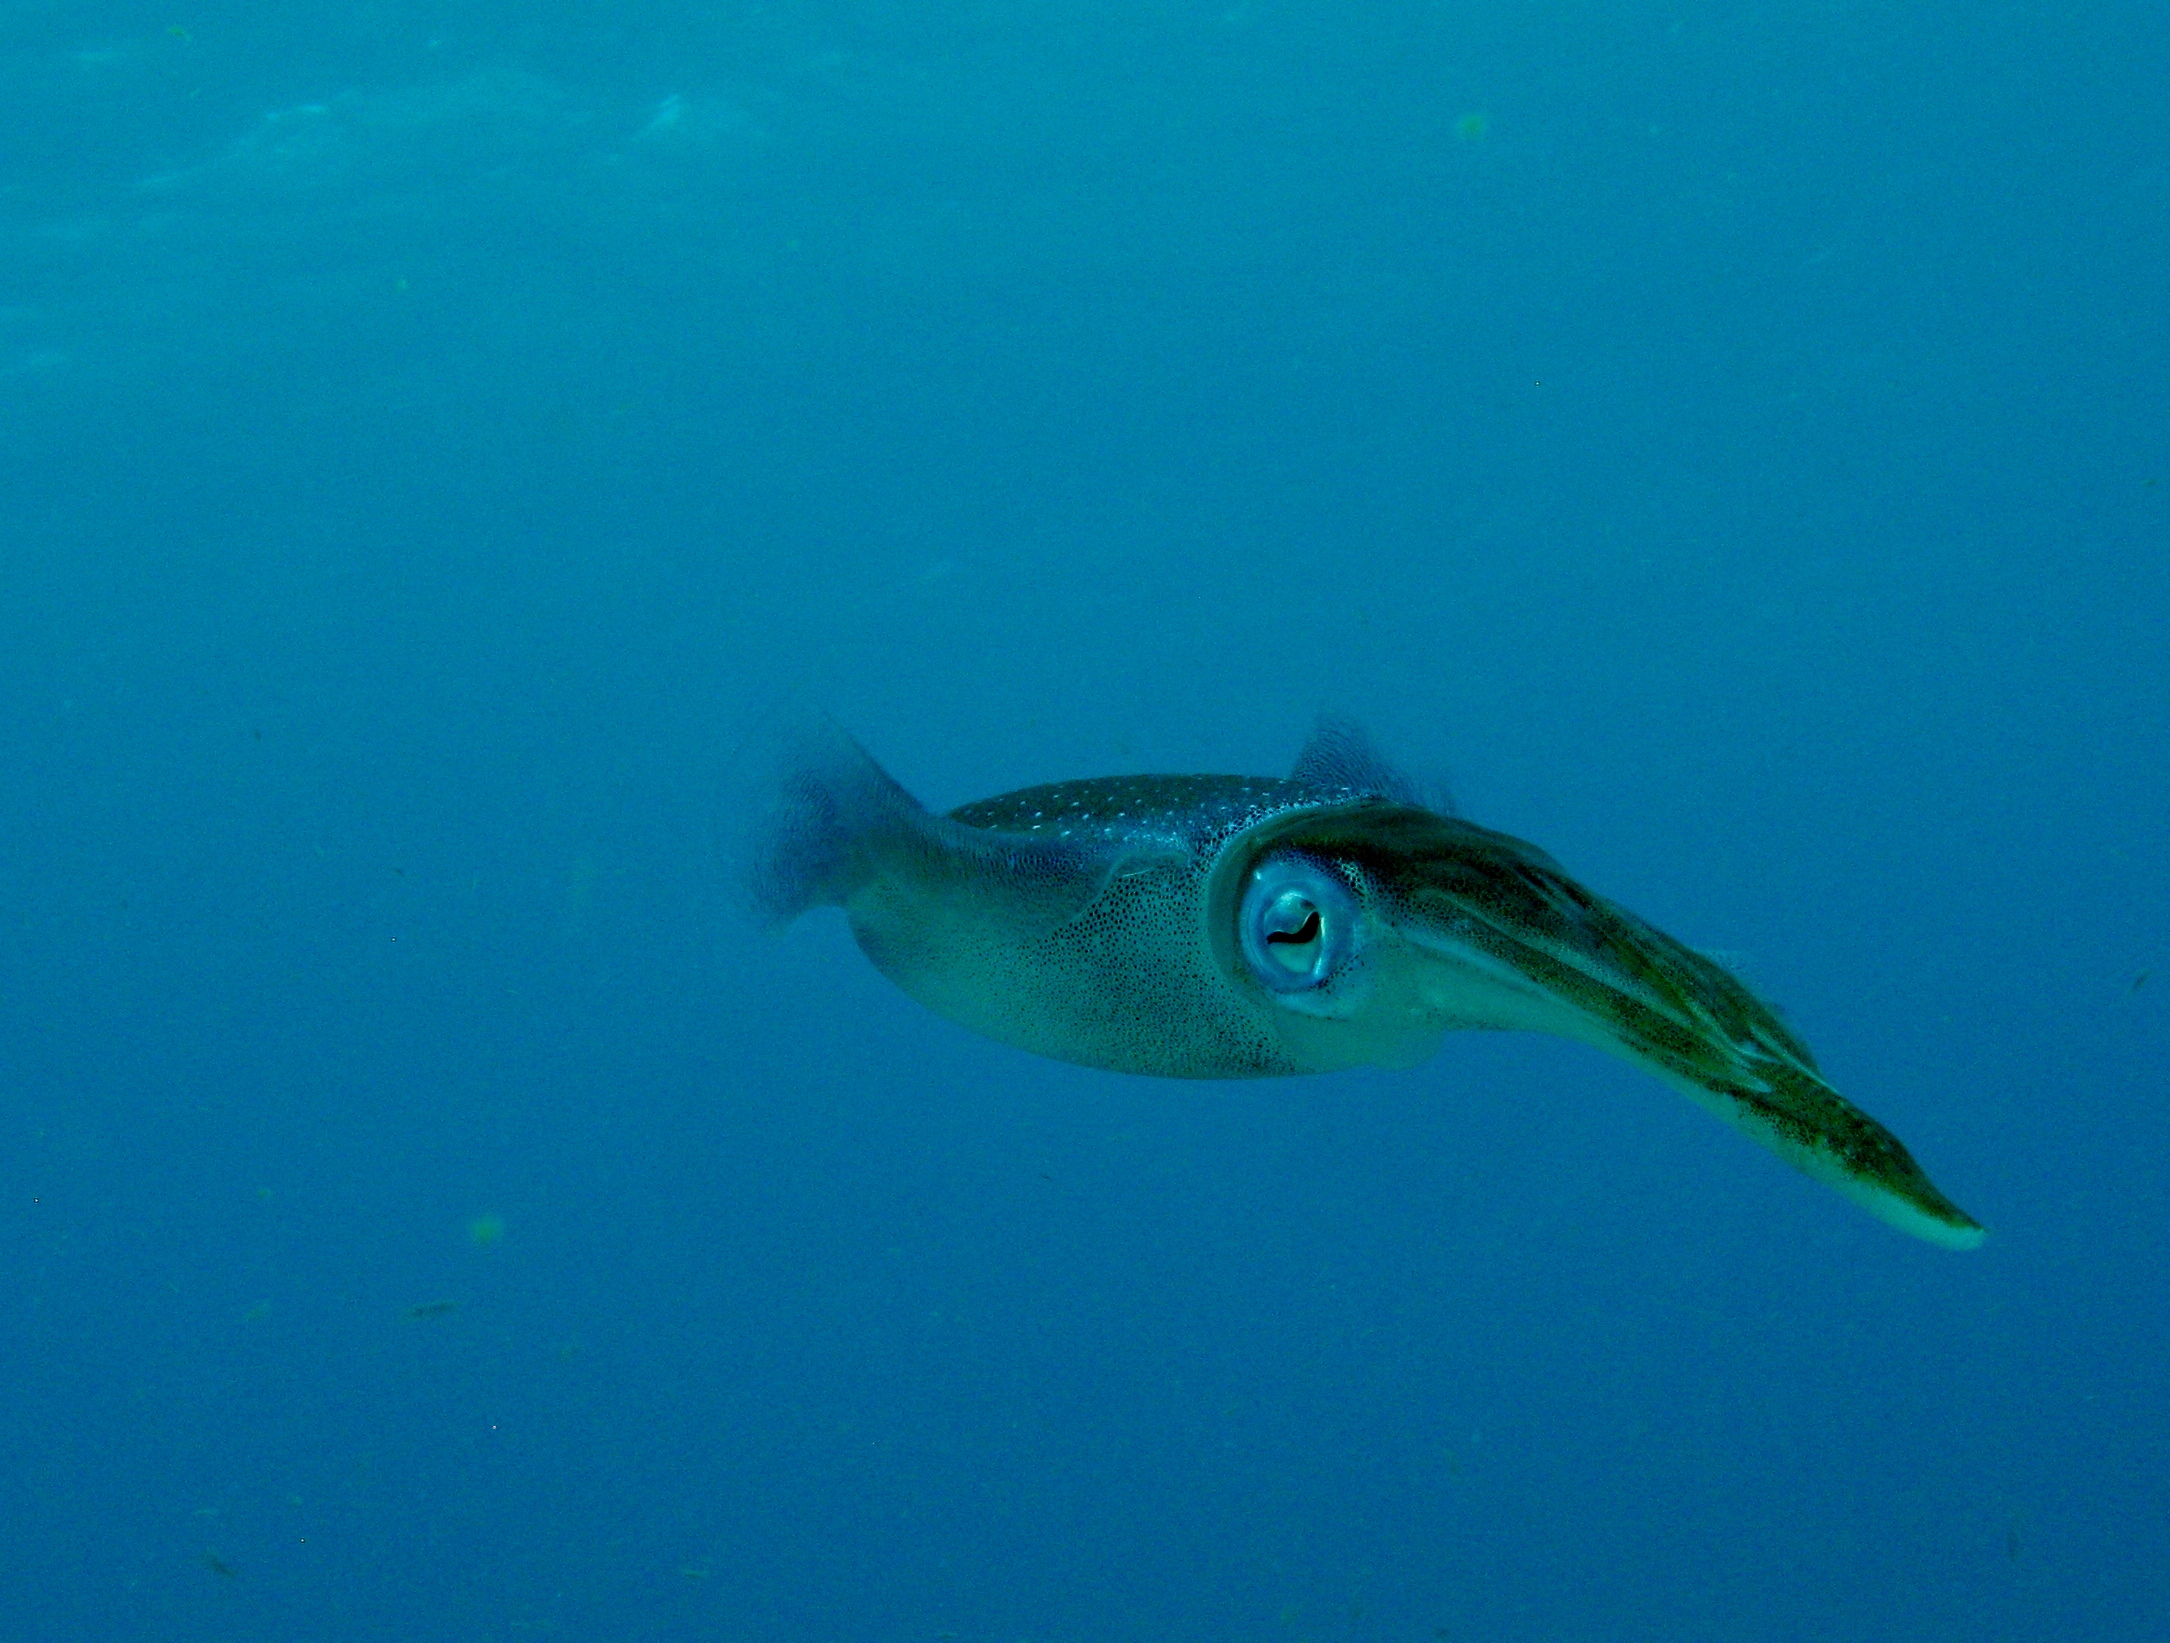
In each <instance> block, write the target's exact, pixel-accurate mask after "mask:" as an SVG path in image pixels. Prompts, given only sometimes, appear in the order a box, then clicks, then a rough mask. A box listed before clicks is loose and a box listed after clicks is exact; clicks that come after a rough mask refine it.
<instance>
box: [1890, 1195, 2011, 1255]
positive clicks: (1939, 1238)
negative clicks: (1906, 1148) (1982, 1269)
mask: <svg viewBox="0 0 2170 1643" xmlns="http://www.w3.org/2000/svg"><path fill="white" fill-rule="evenodd" d="M1867 1207H1868V1208H1869V1209H1870V1210H1871V1211H1872V1212H1873V1213H1874V1214H1875V1215H1876V1216H1877V1217H1878V1218H1880V1219H1882V1220H1885V1221H1888V1222H1890V1223H1891V1224H1892V1225H1893V1226H1895V1227H1897V1228H1898V1229H1899V1230H1900V1231H1901V1232H1908V1233H1912V1234H1913V1235H1914V1236H1915V1237H1916V1238H1919V1239H1921V1240H1922V1241H1923V1242H1924V1243H1930V1244H1935V1245H1936V1246H1937V1247H1938V1248H1939V1249H1980V1248H1981V1247H1982V1241H1983V1240H1984V1239H1985V1238H1987V1237H1988V1236H1989V1229H1988V1228H1987V1227H1985V1226H1983V1225H1982V1224H1981V1222H1979V1221H1977V1220H1975V1219H1974V1217H1973V1216H1971V1215H1969V1214H1968V1213H1967V1212H1966V1211H1965V1210H1963V1209H1961V1208H1960V1207H1959V1206H1958V1205H1957V1204H1955V1203H1953V1202H1952V1201H1951V1200H1950V1199H1949V1198H1946V1197H1944V1196H1943V1195H1942V1194H1941V1193H1939V1194H1938V1195H1937V1196H1936V1199H1935V1200H1934V1201H1933V1202H1928V1203H1924V1202H1918V1201H1916V1200H1913V1199H1910V1198H1886V1197H1881V1196H1879V1197H1878V1198H1877V1199H1875V1200H1874V1201H1872V1202H1870V1203H1869V1204H1868V1206H1867Z"/></svg>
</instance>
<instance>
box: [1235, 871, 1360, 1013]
mask: <svg viewBox="0 0 2170 1643" xmlns="http://www.w3.org/2000/svg"><path fill="white" fill-rule="evenodd" d="M1356 913H1357V906H1356V897H1355V896H1354V895H1353V894H1351V893H1350V890H1349V887H1348V886H1347V885H1346V884H1344V883H1342V882H1341V880H1340V879H1338V878H1336V877H1335V876H1334V875H1333V874H1331V873H1329V872H1328V871H1326V869H1325V868H1324V867H1321V866H1320V865H1319V864H1318V863H1317V862H1315V861H1312V860H1310V859H1309V858H1307V857H1304V856H1297V855H1285V856H1268V857H1267V858H1266V859H1265V860H1264V861H1262V862H1260V863H1259V864H1258V866H1256V867H1254V868H1253V869H1251V880H1250V883H1248V884H1247V885H1245V886H1244V889H1243V906H1242V909H1241V911H1240V912H1239V913H1238V914H1237V917H1238V919H1239V920H1240V923H1239V925H1238V929H1237V936H1238V939H1239V942H1240V944H1241V946H1242V948H1243V958H1244V962H1245V963H1247V964H1248V965H1250V967H1251V974H1252V975H1254V976H1256V977H1257V978H1258V980H1259V981H1260V982H1262V983H1264V984H1265V985H1266V986H1268V987H1271V988H1272V989H1273V990H1274V991H1275V992H1277V993H1298V992H1304V991H1306V990H1308V989H1310V988H1313V987H1322V986H1324V985H1325V984H1326V983H1327V982H1329V981H1331V980H1332V979H1333V977H1334V973H1335V972H1336V971H1337V970H1339V969H1340V968H1341V966H1342V964H1343V963H1344V962H1345V961H1346V960H1347V958H1348V956H1349V949H1350V946H1351V944H1352V942H1353V940H1354V938H1355V934H1356Z"/></svg>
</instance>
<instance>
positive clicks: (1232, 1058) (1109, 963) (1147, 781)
mask: <svg viewBox="0 0 2170 1643" xmlns="http://www.w3.org/2000/svg"><path fill="white" fill-rule="evenodd" d="M1336 796H1338V797H1343V798H1346V797H1349V796H1350V795H1347V794H1345V793H1344V794H1340V795H1336ZM1324 797H1325V795H1322V794H1319V793H1317V792H1315V791H1313V790H1310V789H1307V788H1298V787H1296V786H1294V785H1293V784H1291V783H1289V782H1284V781H1273V780H1264V779H1257V778H1251V777H1242V776H1116V777H1107V778H1103V779H1100V780H1093V781H1077V782H1057V783H1054V784H1052V785H1049V786H1046V787H1031V788H1026V789H1024V790H1023V791H1021V792H1016V793H1008V794H1004V795H1003V796H1001V797H1000V798H994V799H984V800H981V801H980V802H978V803H976V804H968V805H964V806H962V807H960V808H959V809H956V810H953V811H951V812H950V814H949V816H948V818H947V819H948V820H949V821H951V822H954V823H958V824H960V825H962V826H963V827H967V828H972V829H975V830H979V831H983V832H993V833H998V834H1002V835H1006V836H1008V837H1009V838H1012V839H1018V840H1020V841H1029V842H1030V843H1032V844H1037V845H1040V846H1043V847H1053V848H1055V849H1060V850H1063V851H1065V852H1067V853H1069V854H1070V855H1071V856H1072V857H1073V858H1074V860H1075V862H1076V871H1077V873H1078V875H1079V879H1080V882H1081V883H1083V884H1089V885H1090V887H1091V893H1090V894H1088V895H1084V896H1081V897H1080V898H1079V902H1080V904H1079V905H1078V906H1076V907H1075V909H1074V910H1073V909H1069V908H1064V909H1062V910H1061V911H1062V913H1063V914H1064V916H1059V917H1057V916H1042V917H1039V918H1027V919H1016V918H1006V917H988V916H984V915H985V914H986V913H987V912H988V911H990V910H991V909H989V908H987V907H986V906H985V904H984V900H983V899H982V898H981V897H975V896H974V895H972V894H971V893H970V892H963V893H961V895H960V894H959V893H958V892H956V891H954V890H951V891H950V892H948V893H945V894H944V895H943V896H941V897H940V898H938V899H936V900H934V901H932V902H930V900H929V899H928V898H926V897H924V896H923V895H922V894H921V893H919V891H918V890H917V888H916V887H915V886H914V885H913V884H911V883H909V882H902V881H899V880H895V879H891V878H889V877H887V876H884V877H883V878H881V879H878V880H876V881H874V882H872V883H870V884H868V885H867V886H866V887H865V888H864V889H863V890H862V891H861V892H860V893H859V894H858V895H855V896H853V897H852V898H851V900H850V901H849V902H848V903H847V908H848V911H849V912H850V914H851V921H852V930H853V933H854V934H855V935H856V936H857V937H858V940H859V945H860V946H861V947H862V948H863V949H865V951H866V954H867V956H868V957H869V958H871V959H872V960H873V961H874V963H875V964H876V966H877V967H879V968H880V969H881V971H882V972H883V973H884V974H885V975H887V976H889V977H890V979H892V980H893V981H895V982H896V983H897V985H898V986H900V987H902V988H903V989H904V990H905V991H906V992H908V993H910V994H911V995H912V996H913V997H915V998H917V999H919V1000H920V1001H921V1002H922V1003H924V1004H926V1005H927V1006H928V1007H929V1008H930V1009H933V1010H935V1011H937V1012H938V1013H940V1014H942V1015H945V1016H948V1017H949V1018H950V1019H951V1020H953V1021H957V1022H960V1023H961V1024H963V1025H965V1026H968V1027H971V1028H972V1029H973V1030H975V1031H977V1032H981V1033H985V1034H986V1035H987V1036H988V1037H990V1038H996V1039H1000V1040H1002V1041H1003V1042H1004V1043H1008V1044H1015V1045H1017V1046H1019V1047H1020V1048H1023V1049H1028V1050H1032V1051H1034V1052H1036V1053H1038V1054H1041V1055H1047V1056H1052V1057H1055V1058H1056V1059H1058V1060H1063V1061H1075V1062H1080V1063H1083V1064H1084V1065H1086V1066H1092V1067H1104V1068H1107V1069H1108V1070H1110V1071H1113V1072H1128V1073H1154V1074H1159V1075H1161V1076H1163V1077H1174V1078H1247V1077H1249V1078H1256V1077H1270V1076H1274V1075H1277V1074H1287V1073H1301V1072H1317V1071H1325V1070H1328V1068H1329V1066H1331V1065H1354V1064H1357V1061H1360V1060H1361V1059H1362V1057H1360V1056H1359V1057H1358V1058H1357V1060H1356V1061H1349V1062H1339V1063H1329V1064H1328V1065H1327V1066H1315V1065H1309V1064H1306V1063H1305V1062H1304V1061H1302V1060H1300V1059H1299V1058H1298V1057H1297V1055H1296V1054H1295V1053H1294V1052H1292V1050H1291V1049H1290V1047H1289V1046H1288V1044H1287V1043H1286V1041H1285V1038H1284V1035H1283V1034H1282V1033H1281V1032H1280V1031H1279V1028H1278V1023H1277V1021H1276V1016H1277V1015H1278V1014H1279V1012H1278V1011H1277V1010H1276V1008H1275V1006H1274V1004H1273V1001H1272V999H1271V997H1270V995H1268V994H1267V993H1266V992H1265V990H1264V989H1263V988H1260V987H1257V986H1255V985H1251V986H1243V985H1240V984H1239V985H1231V983H1230V978H1229V974H1228V970H1227V968H1226V958H1225V956H1224V955H1222V954H1219V953H1217V952H1216V946H1217V944H1216V942H1215V940H1214V937H1213V932H1212V931H1211V930H1210V929H1209V926H1208V922H1207V917H1206V913H1207V907H1208V903H1209V901H1210V900H1211V898H1210V897H1209V896H1208V893H1207V890H1208V886H1209V884H1210V883H1212V882H1213V880H1214V879H1215V876H1216V875H1215V869H1216V866H1219V867H1221V868H1222V869H1223V872H1222V873H1221V875H1220V876H1221V877H1222V878H1228V877H1230V876H1232V875H1235V874H1238V873H1240V871H1241V865H1240V864H1241V861H1242V860H1243V859H1244V857H1245V855H1246V853H1245V852H1244V851H1243V850H1242V848H1241V844H1242V840H1243V836H1244V834H1245V833H1246V831H1247V830H1255V829H1257V828H1258V827H1259V826H1260V825H1261V824H1263V823H1268V822H1270V821H1271V820H1273V819H1274V818H1276V817H1283V816H1287V815H1290V814H1292V813H1295V812H1297V811H1299V810H1302V809H1305V808H1309V807H1315V806H1316V805H1318V804H1319V803H1320V802H1321V800H1322V798H1324ZM1232 846H1233V847H1235V848H1234V849H1233V851H1232V850H1231V847H1232ZM1224 857H1226V858H1228V859H1224ZM975 903H977V905H975ZM1220 945H1225V943H1223V944H1220Z"/></svg>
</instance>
